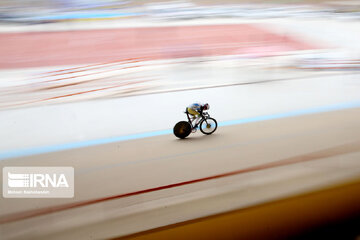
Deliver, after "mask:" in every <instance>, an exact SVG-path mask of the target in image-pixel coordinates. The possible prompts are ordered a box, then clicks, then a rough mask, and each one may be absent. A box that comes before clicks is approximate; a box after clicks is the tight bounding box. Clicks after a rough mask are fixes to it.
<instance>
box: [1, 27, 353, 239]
mask: <svg viewBox="0 0 360 240" xmlns="http://www.w3.org/2000/svg"><path fill="white" fill-rule="evenodd" d="M307 24H309V23H307ZM319 24H320V23H319ZM284 25H286V24H284ZM320 25H321V24H320ZM314 26H315V25H314ZM349 32H351V31H349ZM319 34H320V33H319ZM339 37H341V36H340V35H339ZM331 39H332V40H334V39H333V38H331ZM357 45H358V44H357ZM357 45H356V46H357ZM49 57H51V56H49ZM75 57H77V56H75ZM54 61H55V60H54ZM3 62H6V61H5V60H3ZM14 62H15V61H14ZM14 62H13V63H11V64H10V65H11V66H10V65H8V66H7V67H14V65H16V64H15V63H14ZM30 62H31V58H30V57H29V58H28V59H27V62H26V64H25V65H21V66H20V67H25V66H30V65H29V64H30ZM53 63H54V62H53ZM73 63H74V64H75V63H76V64H77V63H80V62H73ZM18 67H19V66H18ZM204 69H206V68H204ZM244 78H246V76H244ZM357 79H358V75H357V74H349V75H345V74H338V75H336V74H331V76H330V75H327V76H325V77H324V76H323V77H320V78H316V77H314V79H312V78H309V79H297V80H296V79H295V80H294V81H277V82H272V83H258V84H250V85H243V86H242V85H240V86H234V87H224V88H213V89H212V90H209V89H207V90H196V91H183V92H181V91H180V92H177V93H164V94H153V95H145V96H143V97H141V96H139V97H130V98H122V99H121V98H120V99H106V100H99V101H89V102H78V103H72V104H59V105H47V106H40V107H33V108H32V107H30V108H24V109H10V110H4V111H1V113H0V114H1V117H2V120H3V124H2V126H1V130H2V131H1V132H2V133H3V134H5V135H4V136H2V139H4V142H3V143H2V144H1V150H2V151H1V155H0V157H1V161H0V166H2V167H3V166H73V167H74V168H75V198H74V199H5V198H1V200H0V213H1V215H0V235H1V237H3V238H4V239H21V238H24V236H26V238H27V239H56V238H58V239H64V238H70V239H89V238H95V239H98V238H111V237H121V236H127V235H129V234H133V233H138V232H141V231H145V230H149V229H154V228H157V227H163V226H168V225H170V224H176V223H181V222H184V221H188V220H192V219H197V218H201V217H206V216H211V215H213V214H217V213H223V212H228V211H232V210H239V209H240V210H246V209H248V208H249V207H256V206H258V205H259V204H263V203H267V202H272V201H274V200H279V199H284V198H288V197H291V196H298V195H299V194H303V193H308V192H312V191H317V190H321V189H326V188H328V187H332V186H338V185H339V184H340V185H341V184H343V183H349V182H353V181H357V180H358V179H359V176H360V166H359V161H358V159H359V155H360V137H359V136H360V125H359V120H360V119H359V118H360V109H359V104H358V103H359V94H358V92H359V91H358V88H359V87H358V86H359V85H358V82H357ZM194 98H195V99H196V100H198V98H200V99H203V100H206V101H209V102H210V103H211V106H212V109H211V112H210V113H211V115H212V116H214V117H215V118H216V119H218V120H219V122H220V123H221V126H220V127H219V129H218V130H217V132H216V133H215V134H214V135H211V136H203V135H202V134H200V133H196V134H194V135H192V136H191V137H190V138H189V139H186V140H178V139H176V138H175V137H174V136H173V135H172V134H171V131H169V130H165V131H162V130H161V129H165V128H166V129H170V128H171V127H172V126H173V124H174V123H175V122H176V121H178V120H181V119H183V117H184V116H183V114H182V113H181V110H182V109H183V107H184V106H185V105H186V104H188V101H192V100H193V99H194ZM234 102H235V103H238V104H239V105H236V106H235V107H232V105H231V104H232V103H234ZM136 104H139V105H141V106H142V108H143V109H141V111H140V110H138V109H136V108H135V109H134V108H132V106H136ZM159 107H160V109H164V110H166V111H159ZM114 109H115V110H114ZM139 111H140V112H141V113H142V117H143V118H137V115H138V112H139ZM129 112H130V116H129V117H128V118H126V116H128V115H129ZM284 112H285V113H284ZM259 116H260V117H259ZM261 116H264V117H261ZM14 119H15V120H16V121H15V122H14ZM234 119H235V120H234ZM236 119H240V120H236ZM244 119H245V120H244ZM246 119H247V120H246ZM249 119H251V120H249ZM14 123H15V124H14ZM67 123H70V125H66V124H67ZM131 123H132V124H133V125H131ZM130 126H131V127H130ZM79 129H80V130H79ZM146 129H147V131H150V133H149V134H148V133H145V134H144V132H146ZM159 129H160V130H159ZM76 130H79V131H76ZM138 133H139V135H137V134H138ZM99 134H100V135H99ZM101 134H103V135H105V137H108V136H110V139H112V140H111V141H109V142H108V143H105V142H102V141H95V144H88V143H89V142H90V143H92V142H91V139H98V138H100V139H103V138H104V136H103V135H101ZM121 134H125V135H126V134H129V135H126V136H125V137H124V138H119V139H118V141H116V139H117V138H116V137H114V138H111V136H119V135H121ZM53 135H56V136H57V137H56V138H54V137H53ZM6 136H11V138H10V137H6ZM132 136H135V137H132ZM139 136H140V137H139ZM144 136H147V137H146V138H144ZM131 138H136V139H131ZM69 139H71V140H69ZM79 139H80V140H79ZM88 139H90V140H89V141H88ZM74 140H79V142H81V140H82V141H83V142H85V143H86V144H83V145H81V144H79V145H76V144H74V145H72V144H71V143H70V144H69V145H67V143H68V142H69V141H74ZM120 140H121V141H120ZM100 143H101V144H100ZM46 146H50V148H47V147H46ZM51 146H60V147H59V148H56V147H55V148H51ZM64 146H65V147H64ZM74 146H75V147H74ZM22 149H25V150H24V151H22ZM26 149H35V151H26ZM353 193H354V194H349V196H351V199H350V200H352V201H354V202H351V201H350V200H349V198H348V197H347V196H348V195H347V196H346V197H344V198H341V199H342V200H343V201H341V203H342V204H340V205H347V204H348V205H349V206H352V207H353V208H352V210H353V212H352V213H351V214H354V215H356V214H358V213H359V209H358V206H357V205H356V203H357V202H358V200H359V199H358V196H357V195H358V194H355V193H356V192H353ZM347 200H349V201H350V202H349V201H347ZM329 202H330V201H329ZM324 205H327V204H326V203H324ZM338 206H339V205H338ZM328 210H329V209H328ZM330 210H331V209H330ZM258 227H260V229H264V228H263V227H262V226H258Z"/></svg>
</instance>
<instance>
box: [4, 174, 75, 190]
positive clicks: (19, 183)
mask: <svg viewBox="0 0 360 240" xmlns="http://www.w3.org/2000/svg"><path fill="white" fill-rule="evenodd" d="M8 186H9V187H22V188H24V187H30V188H37V187H55V188H58V187H69V184H68V182H67V180H66V177H65V175H64V174H55V173H53V174H47V173H45V174H31V173H30V174H21V173H10V172H8Z"/></svg>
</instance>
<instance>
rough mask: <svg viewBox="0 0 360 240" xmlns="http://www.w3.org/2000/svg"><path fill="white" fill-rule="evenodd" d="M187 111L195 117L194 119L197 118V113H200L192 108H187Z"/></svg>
mask: <svg viewBox="0 0 360 240" xmlns="http://www.w3.org/2000/svg"><path fill="white" fill-rule="evenodd" d="M187 111H188V112H189V114H190V115H191V116H192V117H193V119H192V120H195V119H196V118H197V115H199V113H198V112H197V111H195V110H194V109H192V108H187Z"/></svg>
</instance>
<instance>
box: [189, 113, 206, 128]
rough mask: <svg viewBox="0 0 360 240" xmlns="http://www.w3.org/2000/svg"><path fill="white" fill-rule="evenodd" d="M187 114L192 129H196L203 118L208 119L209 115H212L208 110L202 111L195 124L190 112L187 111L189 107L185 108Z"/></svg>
mask: <svg viewBox="0 0 360 240" xmlns="http://www.w3.org/2000/svg"><path fill="white" fill-rule="evenodd" d="M185 113H186V116H187V118H188V122H189V123H190V125H191V129H194V128H195V127H197V126H198V125H199V123H201V121H202V120H206V119H207V118H208V117H210V115H209V113H207V112H202V114H201V119H200V120H199V121H198V122H197V123H196V124H195V126H194V125H193V120H191V118H190V116H189V112H188V111H187V109H186V110H185Z"/></svg>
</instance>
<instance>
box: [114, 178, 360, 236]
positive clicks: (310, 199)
mask: <svg viewBox="0 0 360 240" xmlns="http://www.w3.org/2000/svg"><path fill="white" fill-rule="evenodd" d="M359 202H360V179H358V180H356V181H353V182H348V183H346V184H343V185H337V186H333V187H331V188H327V189H324V190H321V191H317V192H312V193H308V194H304V195H299V196H294V197H291V198H287V199H282V200H279V201H275V202H270V203H266V204H263V205H259V206H255V207H250V208H247V209H241V210H237V211H232V212H228V213H223V214H218V215H215V216H209V217H205V218H200V219H194V220H192V221H187V222H183V223H179V224H174V225H170V226H166V227H162V228H158V229H153V230H149V231H145V232H142V233H138V234H134V235H130V236H127V237H122V238H117V239H119V240H125V239H133V240H135V239H137V240H140V239H141V240H145V239H146V240H151V239H156V240H160V239H288V238H289V237H294V236H296V235H299V234H303V233H306V232H308V231H311V230H314V229H316V228H319V227H322V226H326V225H334V224H336V223H339V222H342V221H344V220H347V219H350V218H354V217H360V205H359Z"/></svg>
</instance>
